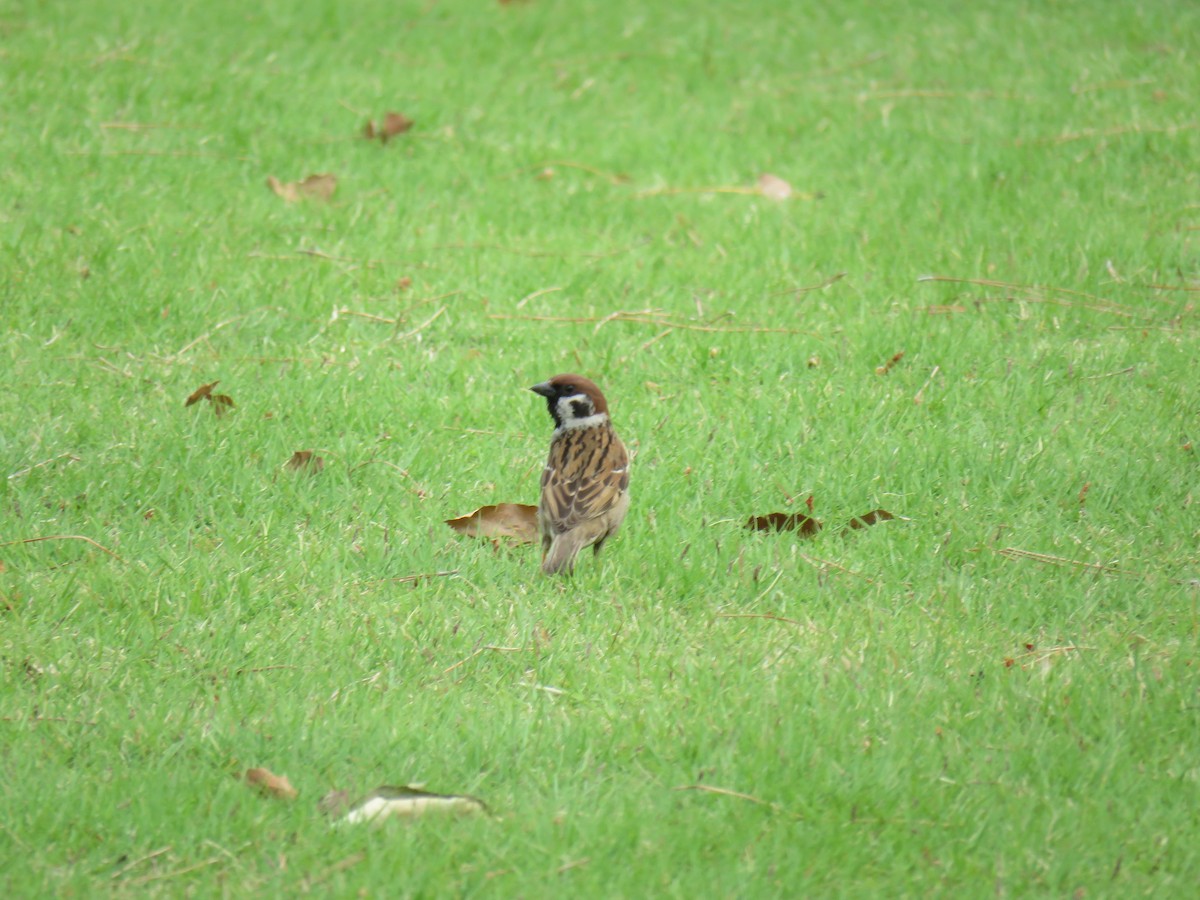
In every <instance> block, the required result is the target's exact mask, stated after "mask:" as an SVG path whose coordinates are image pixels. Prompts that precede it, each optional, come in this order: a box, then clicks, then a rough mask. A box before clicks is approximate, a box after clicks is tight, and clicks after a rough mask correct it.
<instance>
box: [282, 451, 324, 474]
mask: <svg viewBox="0 0 1200 900" xmlns="http://www.w3.org/2000/svg"><path fill="white" fill-rule="evenodd" d="M283 467H284V468H285V469H287V470H288V471H289V472H305V473H307V474H309V475H316V474H317V473H318V472H320V471H321V470H322V469H324V468H325V459H324V458H323V457H320V456H317V455H316V454H315V453H314V452H313V451H311V450H297V451H296V452H295V453H293V454H292V458H291V459H289V460H288V461H287V462H286V463H284V464H283Z"/></svg>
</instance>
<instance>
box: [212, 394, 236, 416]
mask: <svg viewBox="0 0 1200 900" xmlns="http://www.w3.org/2000/svg"><path fill="white" fill-rule="evenodd" d="M208 399H209V401H210V402H211V403H212V407H213V412H215V413H216V414H217V416H218V417H219V416H223V415H225V413H227V412H229V410H231V409H233V407H235V406H237V404H236V403H234V402H233V398H232V397H230V396H229V395H228V394H209V397H208Z"/></svg>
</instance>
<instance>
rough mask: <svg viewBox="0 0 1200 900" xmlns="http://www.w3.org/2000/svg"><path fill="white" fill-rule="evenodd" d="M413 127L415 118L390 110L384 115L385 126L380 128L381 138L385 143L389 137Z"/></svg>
mask: <svg viewBox="0 0 1200 900" xmlns="http://www.w3.org/2000/svg"><path fill="white" fill-rule="evenodd" d="M412 127H413V120H412V119H410V118H408V117H407V116H404V115H401V114H400V113H398V112H390V113H388V114H387V115H386V116H384V117H383V127H382V128H381V129H379V139H380V140H381V141H383V142H384V143H385V144H386V143H387V142H388V138H393V137H395V136H396V135H398V134H404V132H406V131H408V129H410V128H412Z"/></svg>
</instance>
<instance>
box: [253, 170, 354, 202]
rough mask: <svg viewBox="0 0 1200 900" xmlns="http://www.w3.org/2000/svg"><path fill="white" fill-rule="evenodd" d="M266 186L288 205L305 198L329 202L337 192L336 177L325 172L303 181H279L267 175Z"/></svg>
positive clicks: (310, 176)
mask: <svg viewBox="0 0 1200 900" xmlns="http://www.w3.org/2000/svg"><path fill="white" fill-rule="evenodd" d="M267 186H268V187H269V188H270V189H271V190H273V191H274V192H275V193H276V194H278V195H279V196H280V197H282V198H283V199H284V200H286V201H287V202H288V203H295V202H296V201H297V200H301V199H304V198H306V197H310V198H313V199H316V200H329V199H331V198H332V197H333V192H334V191H336V190H337V176H336V175H331V174H329V173H328V172H325V173H323V174H320V175H309V176H308V177H307V178H305V179H304V180H303V181H280V180H279V179H278V178H276V177H275V176H274V175H268V176H267Z"/></svg>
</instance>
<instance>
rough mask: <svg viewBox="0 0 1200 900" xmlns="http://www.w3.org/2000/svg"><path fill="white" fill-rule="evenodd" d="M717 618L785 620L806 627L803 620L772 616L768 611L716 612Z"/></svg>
mask: <svg viewBox="0 0 1200 900" xmlns="http://www.w3.org/2000/svg"><path fill="white" fill-rule="evenodd" d="M717 618H718V619H769V620H770V621H772V622H786V623H787V624H789V625H799V626H800V627H801V628H807V627H808V626H807V625H805V624H804V623H803V622H798V621H796V620H795V619H785V618H784V617H783V616H773V615H771V614H770V613H717Z"/></svg>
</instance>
